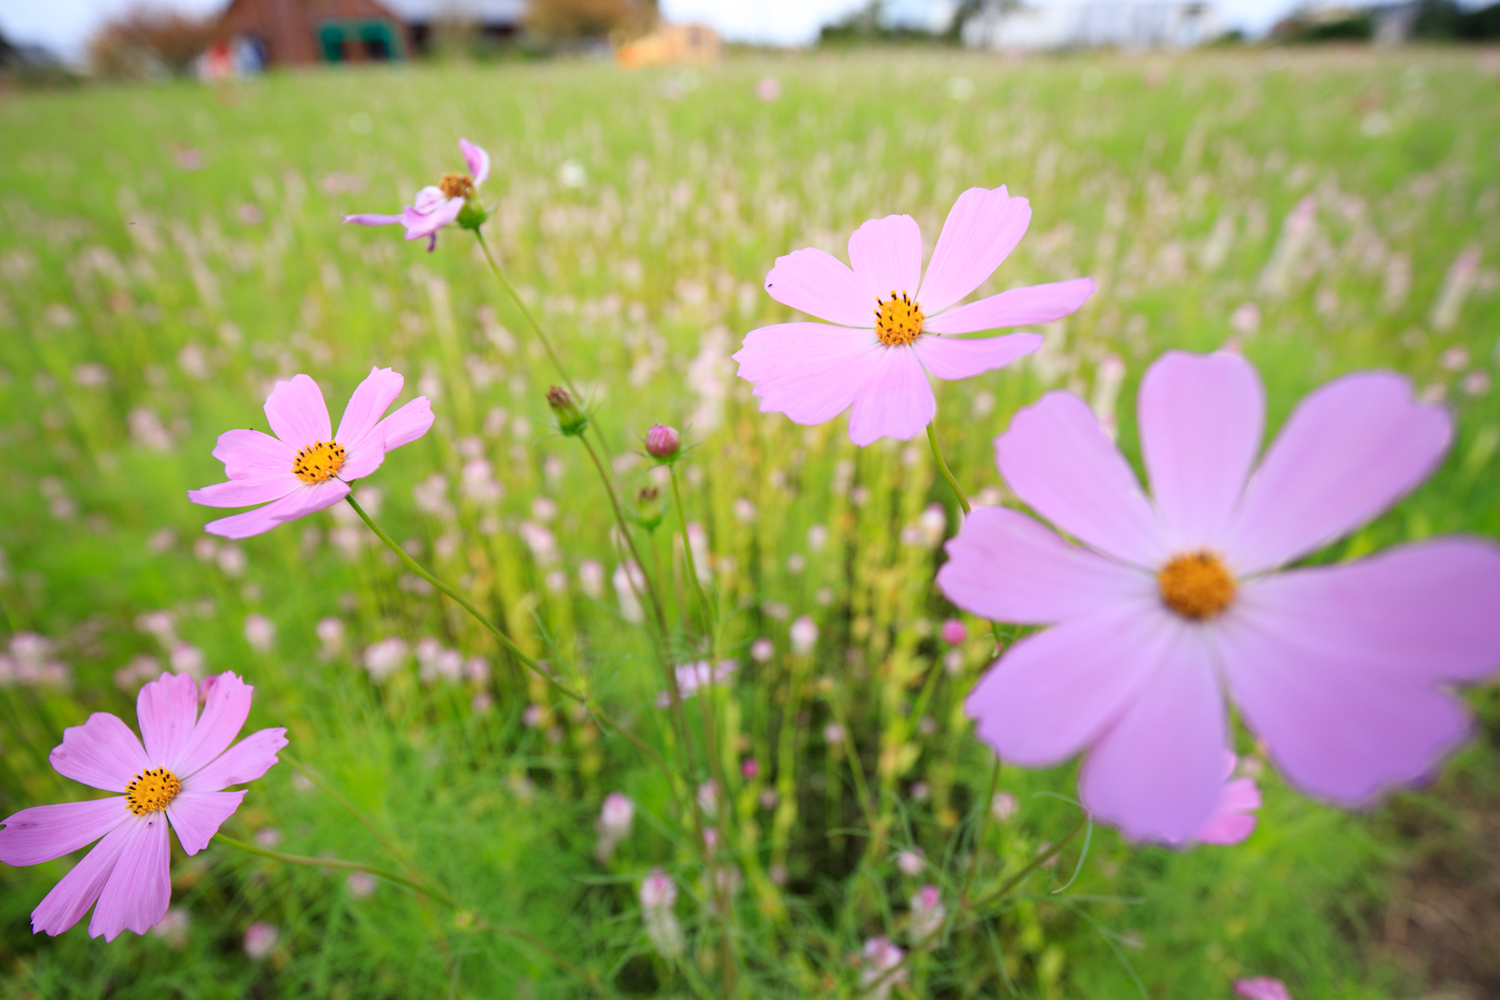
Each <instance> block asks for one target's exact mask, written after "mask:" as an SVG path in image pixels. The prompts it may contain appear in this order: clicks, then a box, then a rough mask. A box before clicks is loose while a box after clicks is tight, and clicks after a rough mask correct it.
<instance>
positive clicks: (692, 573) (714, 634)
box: [667, 462, 718, 641]
mask: <svg viewBox="0 0 1500 1000" xmlns="http://www.w3.org/2000/svg"><path fill="white" fill-rule="evenodd" d="M667 473H668V474H669V475H670V477H671V479H672V499H673V500H674V501H675V502H676V504H677V522H678V523H679V524H680V525H682V556H683V559H684V560H686V562H687V571H688V579H689V580H691V581H692V582H693V590H694V591H695V592H696V593H697V595H698V602H699V603H700V604H702V605H703V624H704V627H705V628H707V629H708V630H709V635H710V637H711V638H712V639H714V640H715V641H717V638H718V627H717V625H715V622H714V620H715V618H717V615H716V614H715V613H714V606H713V604H712V603H710V601H709V599H708V593H707V592H706V591H705V590H704V589H703V581H701V580H699V579H698V567H697V565H696V564H695V563H694V561H693V544H692V539H690V538H688V530H687V510H686V509H685V508H684V507H683V506H682V492H681V491H680V490H679V489H678V487H677V465H676V463H675V462H674V463H672V464H670V465H668V466H667Z"/></svg>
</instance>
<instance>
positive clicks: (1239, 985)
mask: <svg viewBox="0 0 1500 1000" xmlns="http://www.w3.org/2000/svg"><path fill="white" fill-rule="evenodd" d="M1234 992H1235V995H1236V996H1241V997H1244V998H1245V1000H1292V994H1291V992H1290V991H1289V990H1287V988H1286V984H1285V983H1283V982H1282V981H1281V980H1279V979H1272V978H1271V977H1270V976H1256V977H1255V978H1254V979H1236V980H1235V981H1234Z"/></svg>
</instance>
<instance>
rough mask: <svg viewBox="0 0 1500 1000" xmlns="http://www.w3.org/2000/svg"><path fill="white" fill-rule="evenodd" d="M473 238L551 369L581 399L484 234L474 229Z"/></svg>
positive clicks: (545, 335) (574, 396) (575, 396)
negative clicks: (540, 344)
mask: <svg viewBox="0 0 1500 1000" xmlns="http://www.w3.org/2000/svg"><path fill="white" fill-rule="evenodd" d="M474 238H475V239H477V240H478V241H479V248H480V249H481V250H483V251H484V259H485V260H487V261H489V264H490V270H491V271H493V272H495V277H496V278H497V279H499V281H500V285H501V287H503V288H504V289H505V292H506V294H507V295H509V296H510V299H511V301H512V302H514V303H515V304H516V308H517V309H519V310H521V315H522V316H524V317H526V322H527V324H528V325H529V326H530V327H531V329H532V332H533V333H535V334H536V338H537V340H540V341H541V342H542V347H544V348H546V350H547V357H549V358H551V359H552V367H554V368H556V369H557V374H558V375H560V376H561V377H562V380H563V381H564V382H565V383H567V386H568V391H569V392H571V393H572V394H573V398H574V399H582V398H583V397H582V396H581V395H580V394H579V392H578V387H577V386H575V385H574V384H573V380H572V379H571V378H569V377H568V372H567V369H565V368H564V367H563V364H562V362H561V361H560V360H558V357H557V352H556V351H554V350H553V349H552V341H550V340H548V339H547V334H546V333H545V332H543V330H542V325H541V324H540V323H538V322H537V321H536V317H535V316H533V315H532V314H531V310H530V309H528V308H527V306H526V303H525V302H524V301H522V299H521V296H520V295H517V294H516V290H515V288H514V287H512V286H511V283H510V281H509V280H507V279H506V277H505V272H504V271H502V270H500V265H499V264H498V263H496V262H495V256H494V254H492V253H490V245H489V244H488V243H486V242H485V241H484V234H483V233H482V232H480V231H479V230H478V229H476V230H474Z"/></svg>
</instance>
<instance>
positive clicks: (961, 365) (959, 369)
mask: <svg viewBox="0 0 1500 1000" xmlns="http://www.w3.org/2000/svg"><path fill="white" fill-rule="evenodd" d="M911 346H912V349H913V350H914V351H916V352H917V357H919V358H921V359H922V367H923V368H926V369H927V373H928V374H929V375H932V376H934V377H936V378H941V379H960V378H973V377H974V376H975V375H982V374H983V373H985V372H988V371H994V370H995V369H996V368H1004V367H1005V366H1006V365H1008V364H1010V363H1011V362H1012V361H1014V360H1016V359H1017V358H1020V357H1024V356H1025V355H1027V354H1030V353H1031V352H1032V351H1034V350H1036V349H1037V348H1038V347H1041V346H1042V338H1041V337H1040V336H1039V335H1037V334H1035V333H1012V334H1009V335H1007V336H1003V337H980V338H977V339H974V340H958V339H956V338H953V337H939V336H937V335H935V334H928V335H926V336H921V337H918V338H917V339H916V340H914V341H912V345H911Z"/></svg>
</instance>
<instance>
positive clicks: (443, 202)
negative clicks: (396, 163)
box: [344, 139, 490, 252]
mask: <svg viewBox="0 0 1500 1000" xmlns="http://www.w3.org/2000/svg"><path fill="white" fill-rule="evenodd" d="M458 148H459V151H460V152H462V153H463V154H464V163H465V164H467V165H468V167H469V174H470V176H468V177H465V176H464V175H463V174H444V175H443V179H442V181H440V182H439V183H437V184H429V185H427V186H426V187H424V188H423V189H422V190H420V191H418V192H417V197H416V199H415V201H416V203H415V204H413V205H407V206H406V207H405V208H403V209H402V210H401V214H400V215H375V214H369V213H366V214H362V215H346V216H344V222H345V223H350V222H352V223H354V224H355V225H357V226H394V225H397V224H400V225H403V226H405V227H406V238H407V239H408V240H420V239H422V238H423V237H426V239H427V249H428V251H429V252H431V251H432V250H433V249H435V248H436V247H437V234H438V230H439V229H442V228H443V227H444V226H447V225H451V224H452V223H454V222H456V221H458V216H459V213H460V212H462V211H463V210H464V205H466V204H468V202H469V199H470V198H473V197H475V196H476V195H475V189H476V188H478V187H479V185H481V184H483V183H484V182H485V181H486V180H488V179H489V176H490V154H489V153H486V152H485V151H484V150H482V149H480V148H479V147H478V146H476V145H474V144H473V143H472V142H470V141H469V140H467V139H460V140H458Z"/></svg>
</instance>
